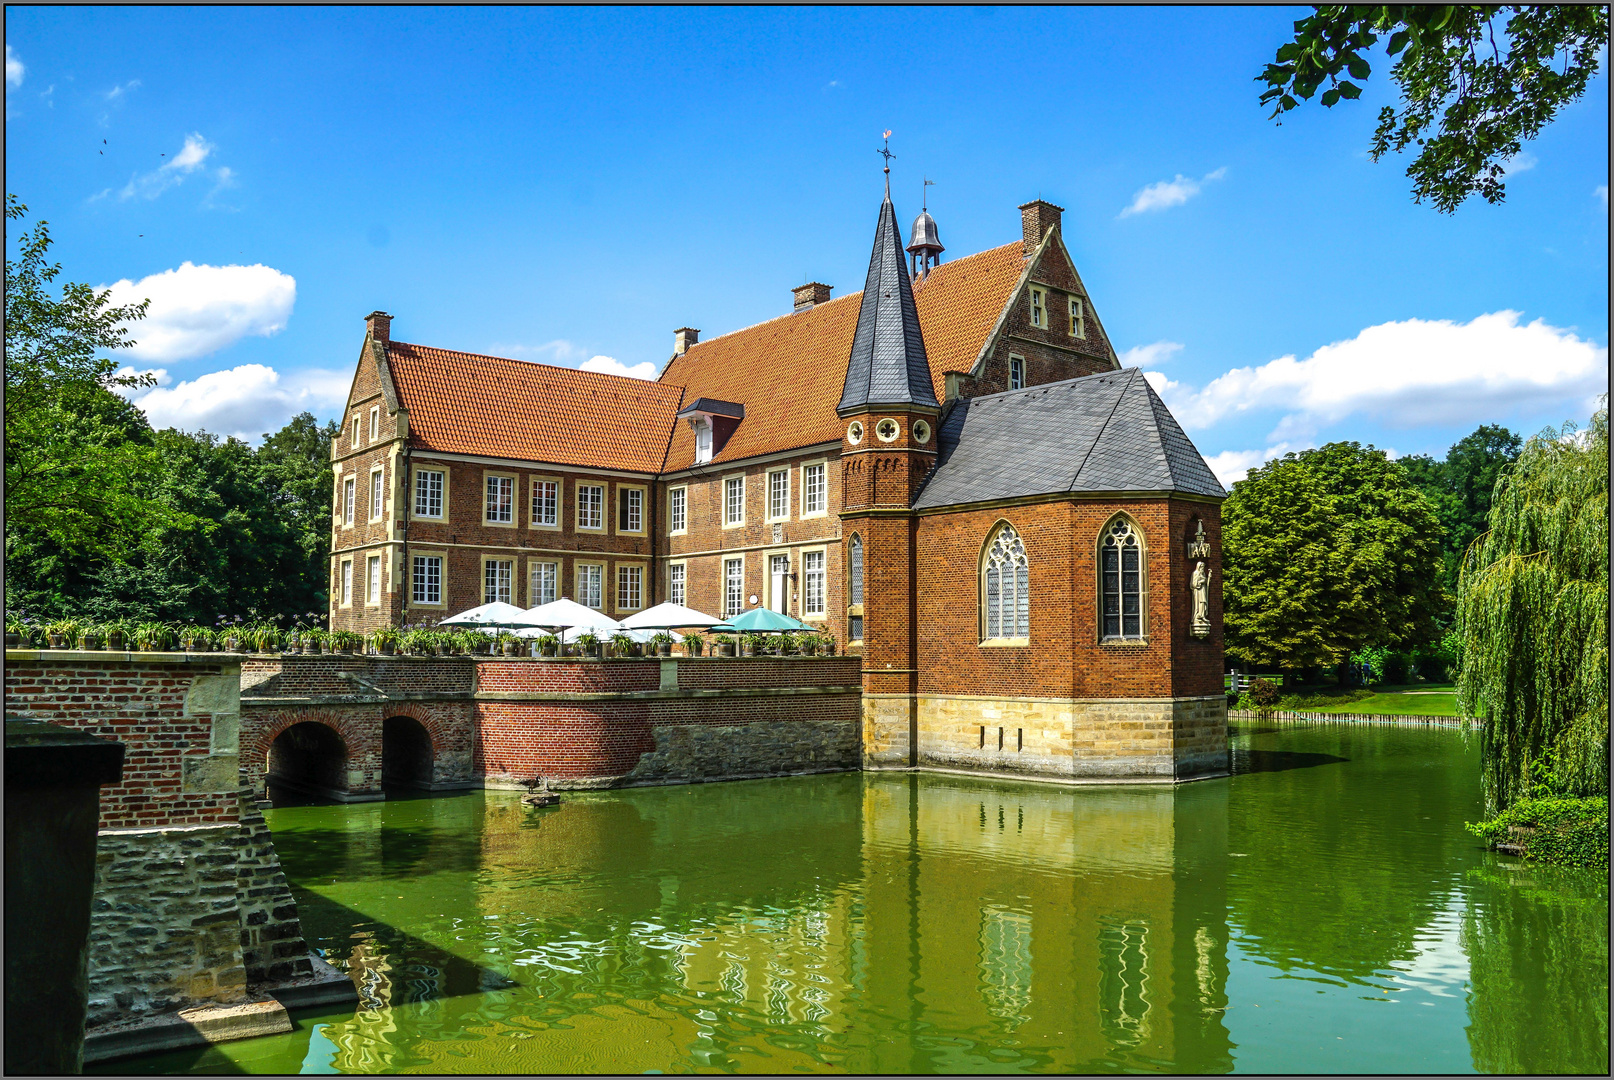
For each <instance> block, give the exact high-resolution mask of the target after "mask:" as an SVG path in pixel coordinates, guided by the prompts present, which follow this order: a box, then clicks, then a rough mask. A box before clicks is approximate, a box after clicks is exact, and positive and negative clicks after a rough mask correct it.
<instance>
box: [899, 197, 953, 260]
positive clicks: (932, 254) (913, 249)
mask: <svg viewBox="0 0 1614 1080" xmlns="http://www.w3.org/2000/svg"><path fill="white" fill-rule="evenodd" d="M935 182H936V181H934V180H926V181H925V187H927V188H928V187H930V186H931V185H932V184H934V183H935ZM925 194H926V195H927V196H928V195H929V194H930V193H929V192H928V191H927V192H926V193H925ZM909 236H910V239H909V241H908V272H909V273H910V274H911V275H912V276H913V277H914V278H916V279H917V278H922V277H924V276H925V275H926V274H928V273H930V271H931V270H932V269H934V268H935V267H936V266H937V265H939V264H940V263H941V253H942V252H943V251H945V250H947V249H946V248H944V247H942V242H941V234H940V233H939V232H937V231H936V219H935V218H933V217H931V216H930V200H929V198H928V197H927V198H926V199H925V200H924V203H923V205H922V206H921V207H920V210H919V216H918V217H916V218H914V219H913V230H912V231H911V232H910V233H909Z"/></svg>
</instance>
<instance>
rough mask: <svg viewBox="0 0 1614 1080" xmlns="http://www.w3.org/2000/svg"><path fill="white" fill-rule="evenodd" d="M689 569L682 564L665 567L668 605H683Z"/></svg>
mask: <svg viewBox="0 0 1614 1080" xmlns="http://www.w3.org/2000/svg"><path fill="white" fill-rule="evenodd" d="M688 573H689V568H688V567H687V566H686V565H685V564H683V563H673V564H672V565H671V566H669V567H667V602H668V603H670V604H683V603H686V601H685V600H684V596H685V590H684V586H685V583H686V581H687V575H688Z"/></svg>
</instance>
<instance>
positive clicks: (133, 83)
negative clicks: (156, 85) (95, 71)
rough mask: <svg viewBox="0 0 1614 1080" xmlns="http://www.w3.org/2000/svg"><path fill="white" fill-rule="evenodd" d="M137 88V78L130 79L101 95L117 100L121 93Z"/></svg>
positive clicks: (121, 95)
mask: <svg viewBox="0 0 1614 1080" xmlns="http://www.w3.org/2000/svg"><path fill="white" fill-rule="evenodd" d="M138 89H140V80H139V79H130V80H129V81H128V82H126V83H124V84H123V85H121V86H114V87H113V88H112V89H110V90H108V91H107V92H106V93H105V94H103V95H101V96H102V97H104V98H106V99H107V100H108V101H118V100H119V99H121V98H122V97H123V95H125V94H127V93H128V92H129V91H131V90H138Z"/></svg>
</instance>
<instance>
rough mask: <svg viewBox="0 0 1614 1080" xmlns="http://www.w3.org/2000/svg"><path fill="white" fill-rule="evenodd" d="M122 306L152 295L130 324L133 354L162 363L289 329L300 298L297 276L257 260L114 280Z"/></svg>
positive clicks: (184, 266)
mask: <svg viewBox="0 0 1614 1080" xmlns="http://www.w3.org/2000/svg"><path fill="white" fill-rule="evenodd" d="M103 288H110V289H111V290H112V303H113V304H114V305H117V306H121V305H124V304H138V303H139V302H140V301H142V300H146V299H149V300H150V301H151V307H150V308H149V309H147V312H146V317H145V318H144V319H142V320H140V321H139V322H136V323H132V324H131V325H130V331H131V335H132V336H133V337H134V338H135V340H136V342H137V343H138V344H136V345H135V346H134V347H133V348H132V349H130V350H129V352H130V354H131V355H133V356H135V357H137V358H138V359H141V360H145V361H155V362H158V363H162V362H171V361H175V360H189V359H191V358H193V357H197V356H205V355H206V354H208V353H211V352H216V351H218V350H219V349H222V348H224V347H225V346H226V345H232V344H234V343H235V342H237V341H239V340H240V339H241V338H244V337H254V336H255V337H269V336H271V335H273V334H277V333H279V332H280V331H281V330H283V329H285V327H286V321H287V320H288V319H289V318H290V317H291V309H292V305H293V304H294V303H295V302H296V300H297V281H296V279H295V278H293V277H292V276H291V275H290V274H283V273H281V272H280V271H279V270H276V269H274V268H273V267H270V266H264V265H262V264H261V263H259V264H254V265H252V266H208V265H206V264H205V263H204V264H203V265H201V266H196V265H194V264H192V263H190V262H185V263H181V264H180V266H179V268H178V269H175V270H164V271H163V272H162V273H160V274H152V275H151V276H150V277H145V278H141V279H140V280H139V281H129V280H128V279H127V278H125V279H124V280H122V281H117V282H114V283H113V284H112V285H111V286H103Z"/></svg>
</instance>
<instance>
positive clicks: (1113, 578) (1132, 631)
mask: <svg viewBox="0 0 1614 1080" xmlns="http://www.w3.org/2000/svg"><path fill="white" fill-rule="evenodd" d="M1099 589H1100V600H1099V627H1100V633H1101V634H1102V635H1103V639H1104V640H1105V641H1126V640H1129V639H1130V640H1133V641H1139V640H1142V638H1143V634H1144V629H1145V628H1144V618H1143V598H1144V580H1143V534H1142V532H1140V531H1139V530H1138V529H1137V528H1136V527H1135V526H1134V525H1133V524H1132V522H1131V521H1130V520H1129V519H1127V518H1125V517H1118V518H1116V519H1115V520H1114V521H1112V522H1111V523H1110V525H1109V527H1108V528H1106V529H1105V530H1104V533H1103V535H1102V537H1101V538H1100V540H1099Z"/></svg>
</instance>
